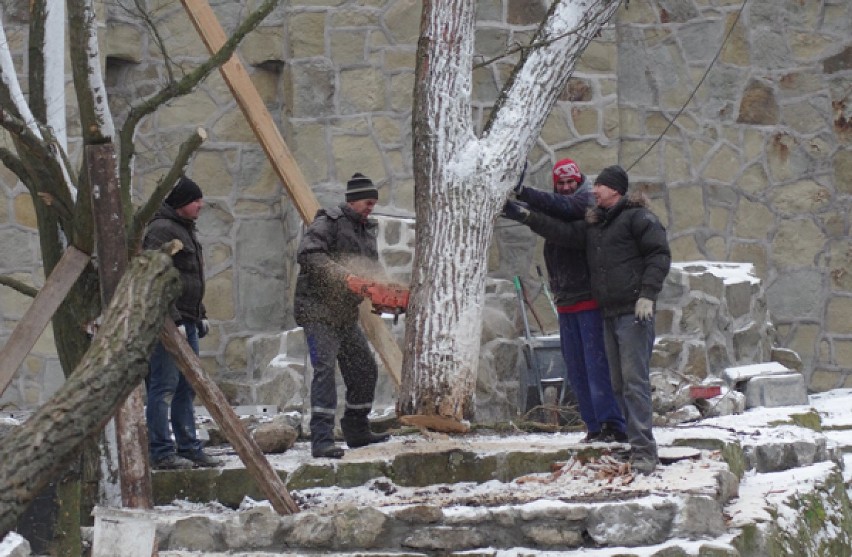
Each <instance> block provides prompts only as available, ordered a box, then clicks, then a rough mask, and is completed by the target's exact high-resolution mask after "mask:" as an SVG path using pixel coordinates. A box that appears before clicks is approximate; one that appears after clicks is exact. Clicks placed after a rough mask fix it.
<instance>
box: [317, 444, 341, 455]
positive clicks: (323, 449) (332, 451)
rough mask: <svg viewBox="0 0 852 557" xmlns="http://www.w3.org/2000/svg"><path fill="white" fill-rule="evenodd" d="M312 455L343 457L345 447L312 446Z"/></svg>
mask: <svg viewBox="0 0 852 557" xmlns="http://www.w3.org/2000/svg"><path fill="white" fill-rule="evenodd" d="M311 456H312V457H314V458H343V449H341V448H340V447H338V446H337V445H320V446H318V447H313V446H312V447H311Z"/></svg>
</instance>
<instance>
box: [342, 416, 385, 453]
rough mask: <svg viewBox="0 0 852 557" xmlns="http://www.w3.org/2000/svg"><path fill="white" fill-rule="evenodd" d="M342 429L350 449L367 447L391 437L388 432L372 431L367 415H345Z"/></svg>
mask: <svg viewBox="0 0 852 557" xmlns="http://www.w3.org/2000/svg"><path fill="white" fill-rule="evenodd" d="M340 429H342V430H343V439H345V440H346V444H347V445H349V448H350V449H357V448H358V447H366V446H367V445H372V444H373V443H382V442H384V441H387V440H388V439H390V435H388V434H387V433H373V432H372V431H370V422H369V420H367V417H366V416H363V417H362V416H354V417H353V416H343V417H342V418H341V419H340Z"/></svg>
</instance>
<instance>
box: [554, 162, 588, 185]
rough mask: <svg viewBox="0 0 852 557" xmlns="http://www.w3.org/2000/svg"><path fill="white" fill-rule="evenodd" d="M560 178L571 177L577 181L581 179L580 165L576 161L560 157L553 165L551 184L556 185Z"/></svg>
mask: <svg viewBox="0 0 852 557" xmlns="http://www.w3.org/2000/svg"><path fill="white" fill-rule="evenodd" d="M560 178H571V179H572V180H574V181H575V182H577V183H580V181H581V180H582V179H583V175H582V174H580V167H579V166H577V163H576V162H574V161H572V160H571V159H562V160H561V161H559V162H557V163H556V164H554V165H553V186H554V187H556V183H557V182H558V181H559V179H560Z"/></svg>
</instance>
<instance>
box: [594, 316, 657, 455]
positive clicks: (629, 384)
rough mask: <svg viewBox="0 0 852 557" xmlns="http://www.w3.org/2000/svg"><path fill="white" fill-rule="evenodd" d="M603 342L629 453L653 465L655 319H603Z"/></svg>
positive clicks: (654, 448) (654, 443) (630, 317)
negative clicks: (622, 417)
mask: <svg viewBox="0 0 852 557" xmlns="http://www.w3.org/2000/svg"><path fill="white" fill-rule="evenodd" d="M604 342H605V343H606V357H607V359H608V360H609V369H610V375H611V378H612V389H613V391H615V397H616V400H618V403H619V404H620V405H621V411H622V412H623V413H624V417H625V418H626V419H627V440H628V442H629V443H630V449H631V451H632V453H633V455H634V456H635V457H637V458H640V459H646V460H652V461H654V462H656V461H657V443H656V441H655V440H654V434H653V432H652V431H651V428H652V426H653V417H654V411H653V408H652V406H651V382H650V371H651V370H650V364H651V352H652V350H653V349H654V319H653V318H651V319H648V320H646V321H638V320H637V319H636V318H635V317H634V316H633V314H632V313H628V314H624V315H618V316H616V317H606V318H604Z"/></svg>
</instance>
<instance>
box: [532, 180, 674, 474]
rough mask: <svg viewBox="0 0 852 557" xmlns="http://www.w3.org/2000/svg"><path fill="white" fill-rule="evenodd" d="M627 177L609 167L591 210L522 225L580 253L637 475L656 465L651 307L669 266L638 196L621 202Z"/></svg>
mask: <svg viewBox="0 0 852 557" xmlns="http://www.w3.org/2000/svg"><path fill="white" fill-rule="evenodd" d="M628 186H629V182H628V177H627V173H626V172H625V171H624V169H623V168H621V167H620V166H609V167H607V168H605V169H603V170H602V171H601V173H600V174H599V175H598V177H597V178H596V180H595V184H594V187H593V194H594V196H595V207H593V208H592V209H590V210H589V212H588V213H587V214H586V218H585V220H581V221H574V222H564V221H560V220H558V219H554V218H551V217H548V216H547V215H542V214H538V213H530V214H529V215H528V216H526V218H525V220H524V223H525V224H527V225H528V226H529V227H530V229H532V230H533V231H534V232H536V233H537V234H539V235H541V236H543V237H544V238H546V239H548V240H550V241H552V242H555V243H559V244H563V245H565V246H568V247H574V248H577V249H585V250H586V258H587V261H588V264H589V272H590V274H591V279H592V295H593V296H594V298H595V299H596V300H597V301H598V304H599V305H600V308H601V311H602V312H603V315H604V342H605V344H606V352H607V360H608V361H609V365H610V372H611V379H612V385H613V389H614V390H615V393H616V397H617V398H618V400H619V404H620V405H621V408H622V412H623V413H624V417H625V419H626V420H627V436H628V441H629V442H630V445H631V457H630V458H631V464H632V465H633V468H634V470H636V471H637V472H640V473H644V474H650V473H652V472H653V471H654V469H655V468H656V466H657V464H658V463H659V459H658V457H657V444H656V442H655V440H654V436H653V433H652V431H651V427H652V417H653V411H652V406H651V386H650V381H649V373H650V359H651V351H652V350H653V347H654V303H655V301H656V299H657V295H658V294H659V292H660V290H661V289H662V287H663V280H664V279H665V278H666V275H667V274H668V272H669V267H670V265H671V251H670V249H669V244H668V239H667V237H666V230H665V228H664V227H663V225H662V224H661V223H660V221H659V219H658V218H657V217H656V215H654V213H652V212H651V211H650V210H649V209H648V208H647V201H646V199H645V197H644V196H642V195H641V194H640V195H630V196H628V195H627V189H628Z"/></svg>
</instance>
